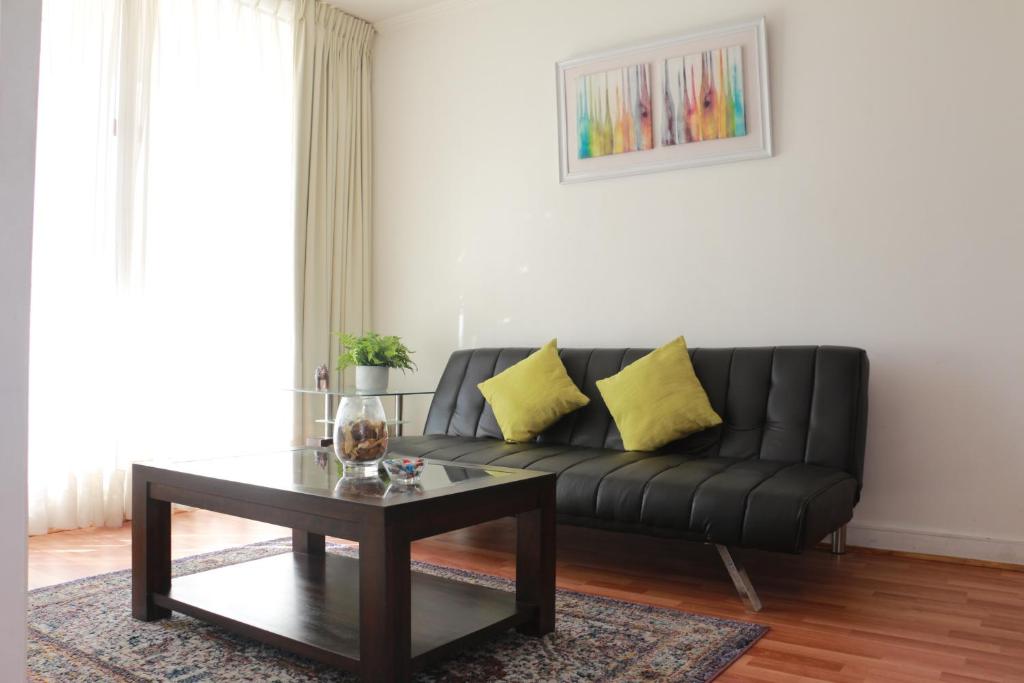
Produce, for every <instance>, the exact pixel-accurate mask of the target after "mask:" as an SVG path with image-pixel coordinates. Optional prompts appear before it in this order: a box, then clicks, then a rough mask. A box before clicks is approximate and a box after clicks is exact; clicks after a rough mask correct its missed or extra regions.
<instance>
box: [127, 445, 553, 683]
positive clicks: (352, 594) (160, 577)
mask: <svg viewBox="0 0 1024 683" xmlns="http://www.w3.org/2000/svg"><path fill="white" fill-rule="evenodd" d="M337 470H338V467H337V462H336V461H335V459H334V457H333V455H327V454H326V452H325V451H317V450H313V449H302V450H296V451H290V452H284V453H277V454H270V455H260V456H247V457H243V458H221V459H214V460H202V461H193V462H182V463H175V464H159V465H157V464H143V463H140V464H136V465H133V467H132V477H133V480H132V514H133V522H132V616H134V617H135V618H136V619H141V620H144V621H151V620H154V619H161V618H164V617H167V616H170V613H171V611H172V610H174V611H177V612H182V613H184V614H188V615H191V616H193V617H196V618H198V619H202V620H204V621H208V622H211V623H214V624H218V625H220V626H222V627H224V628H227V629H229V630H232V631H235V632H237V633H240V634H242V635H244V636H247V637H250V638H254V639H256V640H260V641H263V642H265V643H268V644H270V645H273V646H276V647H280V648H282V649H285V650H290V651H291V652H295V653H297V654H299V655H303V656H306V657H310V658H313V659H316V660H319V661H321V662H325V663H327V664H330V665H333V666H337V667H340V668H343V669H347V670H350V671H354V672H357V673H359V674H360V675H361V678H362V679H363V680H367V681H371V680H372V681H402V680H406V679H408V678H409V676H410V674H411V673H412V672H413V671H414V670H416V669H419V668H421V667H423V666H426V665H428V664H430V663H432V662H434V661H436V660H438V659H440V658H443V657H445V656H448V655H450V654H452V653H455V652H457V651H459V650H460V649H461V648H463V647H465V646H466V645H467V644H469V643H472V642H476V641H478V640H479V639H481V638H485V637H487V636H491V635H494V634H496V633H498V632H500V631H503V630H505V629H508V628H513V627H515V628H518V629H519V630H520V631H521V632H523V633H527V634H530V635H534V636H541V635H544V634H545V633H550V632H551V631H552V630H554V625H555V476H554V475H553V474H550V473H544V472H532V471H526V470H516V469H509V468H504V467H483V466H476V465H455V464H450V463H443V462H436V461H435V462H430V461H428V465H427V467H426V468H425V470H424V473H423V476H422V484H421V485H420V486H419V487H417V488H414V489H402V488H399V487H397V486H395V485H391V487H390V488H388V487H387V484H386V482H382V481H380V480H369V481H368V480H348V479H344V480H339V477H338V471H337ZM171 503H182V504H185V505H191V506H194V507H199V508H204V509H206V510H214V511H217V512H222V513H226V514H229V515H234V516H237V517H245V518H248V519H255V520H259V521H262V522H269V523H271V524H279V525H281V526H285V527H290V528H292V529H293V531H292V552H291V553H284V554H279V555H274V556H271V557H266V558H262V559H257V560H252V561H250V562H243V563H241V564H235V565H230V566H227V567H221V568H218V569H212V570H209V571H204V572H199V573H196V574H191V575H189V576H184V577H179V578H176V579H174V580H173V581H172V580H171ZM506 516H515V517H516V524H517V534H516V539H517V540H516V546H517V552H516V592H515V594H514V595H513V594H512V593H508V592H504V591H499V590H494V589H491V588H484V587H481V586H475V585H471V584H468V583H463V582H460V581H452V580H449V579H442V578H438V577H435V576H430V575H426V574H422V573H419V572H416V573H413V572H410V568H409V564H410V561H409V544H410V542H411V541H414V540H416V539H419V538H425V537H427V536H433V535H435V534H440V533H444V532H446V531H451V530H453V529H460V528H463V527H467V526H471V525H473V524H478V523H480V522H486V521H488V520H492V519H497V518H499V517H506ZM325 535H329V536H336V537H340V538H345V539H350V540H353V541H358V542H359V557H358V559H355V558H350V557H345V556H342V555H338V554H334V553H326V552H325V543H324V536H325Z"/></svg>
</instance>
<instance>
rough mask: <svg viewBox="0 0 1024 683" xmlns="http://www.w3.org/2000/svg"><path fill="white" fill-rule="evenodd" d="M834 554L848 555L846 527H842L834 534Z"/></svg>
mask: <svg viewBox="0 0 1024 683" xmlns="http://www.w3.org/2000/svg"><path fill="white" fill-rule="evenodd" d="M832 554H833V555H845V554H846V525H845V524H844V525H842V526H841V527H839V528H838V529H836V530H835V531H833V532H832Z"/></svg>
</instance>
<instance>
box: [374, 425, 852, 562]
mask: <svg viewBox="0 0 1024 683" xmlns="http://www.w3.org/2000/svg"><path fill="white" fill-rule="evenodd" d="M390 450H391V451H392V452H393V453H395V454H396V455H404V456H421V457H426V458H434V459H437V460H447V461H452V462H462V463H473V464H480V465H497V466H501V467H516V468H523V469H534V470H541V471H545V472H554V473H555V474H557V475H558V484H557V506H558V514H559V518H560V519H561V520H562V521H564V522H568V523H572V524H579V525H584V526H595V527H604V528H612V529H620V530H624V531H635V532H640V533H648V534H655V535H664V536H677V537H681V538H687V539H690V540H700V541H706V542H709V543H721V544H725V545H734V546H738V547H743V548H756V549H761V550H775V551H784V552H800V551H802V550H804V549H805V548H807V547H809V546H812V545H814V544H816V543H817V542H819V541H820V540H821V539H822V538H823V537H824V536H825V535H826V534H828V533H829V532H830V531H832V530H833V529H835V528H837V527H838V526H841V525H842V524H845V523H846V522H848V521H849V520H850V519H851V518H852V516H853V506H854V502H855V497H856V492H857V481H856V480H855V479H854V478H853V477H851V476H850V475H849V474H847V473H846V472H843V471H842V470H838V469H835V468H831V467H823V466H820V465H810V464H805V463H791V462H775V461H769V460H755V459H746V460H743V459H736V458H722V457H706V458H700V457H694V456H692V455H681V454H672V453H641V452H634V451H619V450H611V449H604V448H584V447H576V446H568V445H561V444H544V443H518V444H509V443H505V442H502V441H497V440H495V439H490V438H472V437H459V436H447V435H430V436H413V437H403V438H398V439H394V440H393V441H392V446H391V449H390Z"/></svg>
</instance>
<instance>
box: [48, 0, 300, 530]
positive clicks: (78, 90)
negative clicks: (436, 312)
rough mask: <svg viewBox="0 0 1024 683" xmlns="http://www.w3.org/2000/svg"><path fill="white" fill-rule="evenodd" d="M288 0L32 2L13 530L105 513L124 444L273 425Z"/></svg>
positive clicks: (243, 441) (238, 447) (179, 449)
mask: <svg viewBox="0 0 1024 683" xmlns="http://www.w3.org/2000/svg"><path fill="white" fill-rule="evenodd" d="M289 9H290V4H289V3H276V2H267V1H266V0H262V1H257V0H252V1H250V2H243V1H242V0H204V1H203V2H180V1H179V0H147V1H136V0H90V2H80V1H77V0H45V2H44V7H43V35H42V55H41V69H40V102H39V129H38V150H37V180H36V228H35V243H34V254H33V292H32V342H31V343H32V357H31V391H30V447H29V450H30V454H29V469H30V500H31V503H30V531H31V532H32V533H45V532H46V531H47V530H50V529H57V528H75V527H80V526H88V525H90V524H97V525H99V524H104V523H106V524H107V525H119V524H120V523H121V521H122V520H123V519H124V517H125V516H126V515H127V514H128V512H129V511H128V510H127V502H128V501H127V497H126V492H127V480H126V479H127V472H128V470H129V466H130V463H131V462H133V461H137V460H141V459H151V458H174V459H180V458H193V457H199V456H203V455H210V454H218V453H223V454H228V453H231V452H238V451H246V450H267V449H268V448H274V447H282V446H287V444H288V443H289V442H290V440H291V436H292V434H291V430H292V413H291V411H292V398H291V395H290V394H289V393H288V392H286V391H284V389H285V388H287V387H289V386H290V385H291V383H292V372H293V363H294V360H293V358H294V356H293V335H294V316H293V286H294V285H293V281H294V257H293V251H294V249H293V244H294V202H293V193H294V189H293V188H294V182H295V181H294V166H293V146H294V142H293V126H292V117H293V110H292V107H293V100H292V78H293V68H292V27H291V24H290V17H289V16H288V10H289Z"/></svg>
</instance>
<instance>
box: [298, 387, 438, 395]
mask: <svg viewBox="0 0 1024 683" xmlns="http://www.w3.org/2000/svg"><path fill="white" fill-rule="evenodd" d="M286 391H294V392H295V393H297V394H316V395H318V396H342V397H344V396H352V397H355V396H429V395H430V394H433V393H434V392H433V391H385V392H383V393H366V394H362V393H359V392H358V391H356V390H355V389H351V388H348V389H340V390H338V389H328V390H327V391H322V390H320V389H287V390H286Z"/></svg>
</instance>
